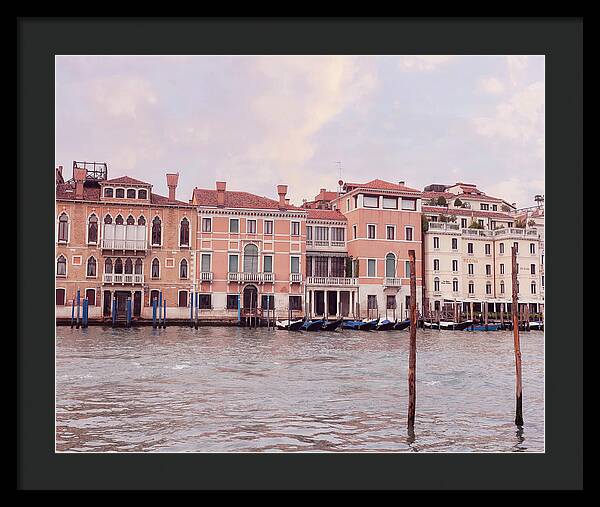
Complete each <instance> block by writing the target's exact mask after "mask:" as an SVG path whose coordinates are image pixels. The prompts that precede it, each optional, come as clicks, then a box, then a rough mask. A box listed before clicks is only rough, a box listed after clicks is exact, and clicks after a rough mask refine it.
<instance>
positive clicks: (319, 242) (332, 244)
mask: <svg viewBox="0 0 600 507" xmlns="http://www.w3.org/2000/svg"><path fill="white" fill-rule="evenodd" d="M306 246H307V247H312V248H314V247H318V248H319V249H321V248H346V242H345V241H333V240H331V241H330V240H327V239H307V240H306Z"/></svg>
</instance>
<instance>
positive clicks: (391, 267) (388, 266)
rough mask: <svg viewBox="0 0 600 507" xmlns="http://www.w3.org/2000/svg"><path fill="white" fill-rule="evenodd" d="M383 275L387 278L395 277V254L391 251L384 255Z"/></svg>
mask: <svg viewBox="0 0 600 507" xmlns="http://www.w3.org/2000/svg"><path fill="white" fill-rule="evenodd" d="M385 276H386V277H388V278H395V277H396V256H395V255H394V254H393V253H389V254H387V255H386V256H385Z"/></svg>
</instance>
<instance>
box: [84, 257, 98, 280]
mask: <svg viewBox="0 0 600 507" xmlns="http://www.w3.org/2000/svg"><path fill="white" fill-rule="evenodd" d="M96 265H97V263H96V259H95V258H94V257H90V258H89V259H88V261H87V270H86V276H92V277H95V276H96Z"/></svg>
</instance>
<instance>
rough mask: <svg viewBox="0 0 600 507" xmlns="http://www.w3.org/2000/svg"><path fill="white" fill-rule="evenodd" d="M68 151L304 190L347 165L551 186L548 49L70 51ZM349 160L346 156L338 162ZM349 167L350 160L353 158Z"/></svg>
mask: <svg viewBox="0 0 600 507" xmlns="http://www.w3.org/2000/svg"><path fill="white" fill-rule="evenodd" d="M55 63H56V73H55V75H56V92H55V94H56V95H55V96H56V115H55V122H56V154H55V156H56V165H57V166H58V165H63V166H64V168H65V169H64V171H65V174H66V175H67V177H70V176H71V167H72V164H73V161H74V160H77V161H96V162H106V163H107V164H108V174H109V178H113V177H118V176H123V175H128V176H131V177H133V178H137V179H141V180H143V181H147V182H149V183H152V184H153V185H154V188H153V191H154V192H156V193H159V194H163V195H165V194H167V187H166V179H165V173H167V172H179V186H178V189H177V198H179V199H181V200H184V201H187V200H188V199H190V198H191V194H192V190H193V188H194V187H199V188H210V189H214V188H215V181H226V182H227V189H228V190H242V191H247V192H252V193H256V194H259V195H263V196H266V197H271V198H273V199H277V192H276V185H277V184H287V185H288V197H289V198H290V199H291V202H292V203H293V204H297V205H299V204H301V202H302V199H303V198H306V199H309V200H311V199H313V198H314V196H315V195H316V194H318V193H319V189H320V188H327V189H328V190H336V189H337V186H338V185H337V182H338V180H339V179H340V175H341V179H342V180H343V181H348V182H366V181H370V180H372V179H374V178H380V179H383V180H387V181H391V182H398V181H405V182H406V185H407V186H409V187H413V188H418V189H423V187H424V186H425V185H428V184H431V183H440V184H453V183H456V182H459V181H460V182H463V183H475V184H476V185H477V186H478V188H479V189H481V190H482V191H484V192H485V193H487V194H488V195H493V196H495V197H501V198H503V199H505V200H507V201H508V202H516V203H517V205H518V206H519V207H525V206H533V205H534V204H535V203H534V201H533V198H534V196H535V195H536V194H543V193H544V109H545V108H544V56H543V55H539V56H524V55H519V56H452V55H404V56H403V55H395V56H394V55H385V56H375V55H373V56H345V55H343V56H342V55H331V56H328V55H323V56H317V55H312V56H311V55H309V56H296V55H294V56H286V55H281V56H260V55H257V56H193V55H184V56H176V55H172V56H167V55H163V56H67V55H64V56H57V57H56V61H55ZM338 162H341V164H338ZM340 168H341V170H340Z"/></svg>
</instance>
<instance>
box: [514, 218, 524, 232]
mask: <svg viewBox="0 0 600 507" xmlns="http://www.w3.org/2000/svg"><path fill="white" fill-rule="evenodd" d="M525 225H526V222H525V219H524V218H517V220H515V227H517V228H519V229H525Z"/></svg>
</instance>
